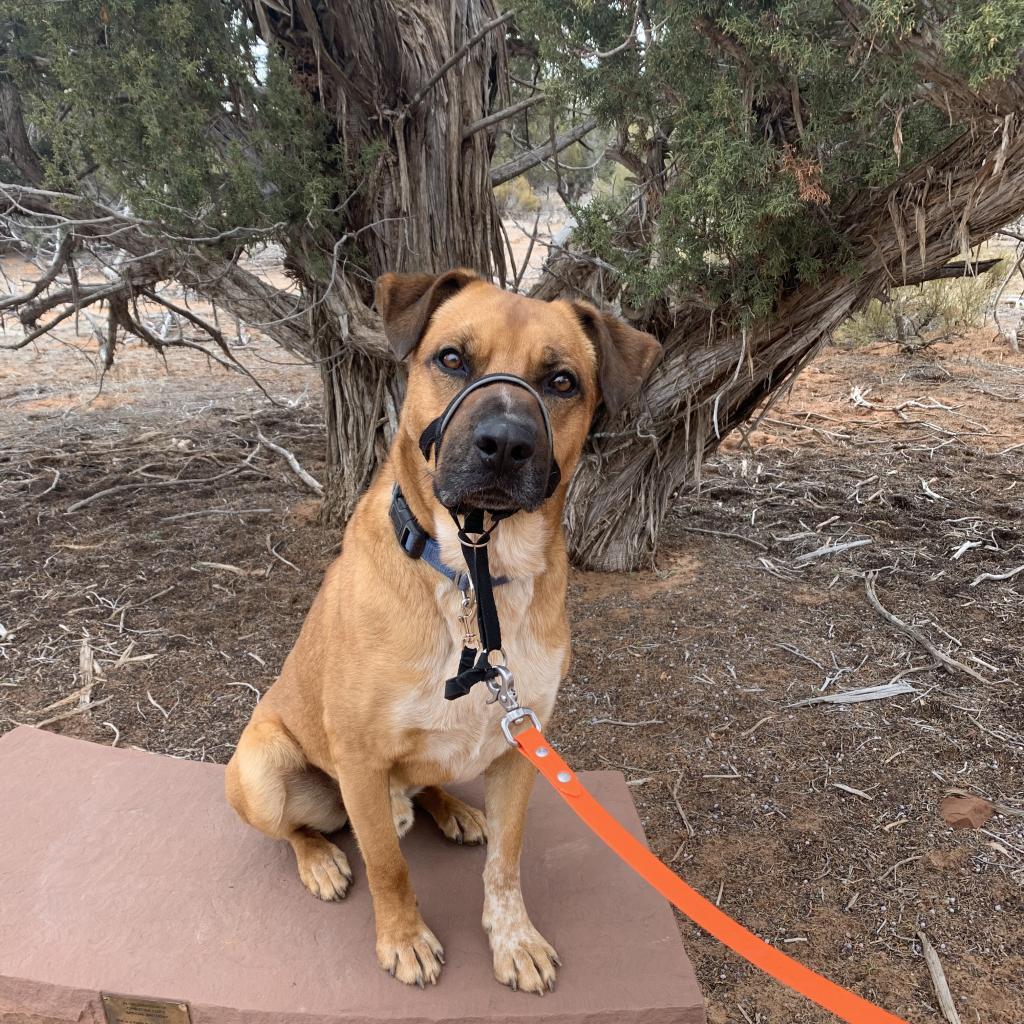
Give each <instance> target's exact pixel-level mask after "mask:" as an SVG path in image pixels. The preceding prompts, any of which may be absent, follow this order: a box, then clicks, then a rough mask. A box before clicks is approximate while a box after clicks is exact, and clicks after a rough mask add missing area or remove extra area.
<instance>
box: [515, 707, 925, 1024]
mask: <svg viewBox="0 0 1024 1024" xmlns="http://www.w3.org/2000/svg"><path fill="white" fill-rule="evenodd" d="M525 717H529V718H531V719H532V720H533V721H534V722H536V719H535V718H533V714H532V712H528V711H527V710H526V709H525V708H523V709H517V712H516V713H514V714H512V715H509V716H507V718H506V721H503V722H502V727H503V729H504V731H505V735H506V736H508V737H509V739H510V741H511V742H513V743H514V744H515V745H516V746H517V747H518V748H519V751H520V753H522V755H523V756H524V757H525V758H527V759H528V760H529V761H530V762H531V763H532V764H533V765H534V766H535V767H536V768H537V770H538V771H539V772H540V773H541V775H543V776H544V778H545V779H547V780H548V782H550V783H551V785H552V786H554V788H555V791H556V792H557V793H558V795H559V796H560V797H561V798H562V799H563V800H564V801H565V802H566V803H567V804H568V805H569V806H570V807H571V808H572V810H573V812H574V813H575V814H576V816H577V817H578V818H579V819H580V820H581V821H582V822H583V823H584V824H585V825H586V826H587V827H588V828H589V829H590V830H591V831H592V832H593V833H594V834H595V835H596V836H597V837H598V838H599V839H600V840H601V841H602V842H604V843H605V844H606V845H607V846H608V847H609V848H610V849H611V850H612V852H613V853H615V854H617V855H618V856H619V857H620V858H622V860H624V861H625V862H626V863H627V864H628V865H629V866H630V867H631V868H632V869H633V870H634V871H635V872H636V873H637V874H638V875H639V876H640V877H641V878H642V879H643V880H644V881H645V882H647V883H648V884H649V885H653V886H654V888H655V889H657V890H658V892H660V893H661V895H662V896H664V897H665V899H667V900H668V901H669V902H670V903H672V904H673V905H674V906H676V907H678V908H679V909H680V910H681V911H682V912H683V913H684V914H685V915H686V916H687V917H688V918H690V920H691V921H693V922H694V923H695V924H697V925H699V926H700V927H701V928H703V929H704V930H705V931H706V932H708V933H709V934H711V935H712V936H714V937H715V938H716V939H718V941H719V942H723V943H725V945H726V946H728V947H729V948H730V949H731V950H732V951H733V952H734V953H739V955H740V956H741V957H743V958H744V959H745V960H748V961H749V962H750V963H752V964H753V965H754V966H755V967H759V968H760V969H761V970H762V971H765V972H766V973H768V974H770V975H771V976H772V977H773V978H775V979H776V981H781V982H782V984H783V985H787V986H788V987H789V988H791V989H793V990H794V991H795V992H799V993H800V994H801V995H802V996H806V997H807V998H808V999H810V1000H811V1001H812V1002H815V1003H817V1004H818V1005H819V1006H821V1007H823V1008H824V1009H826V1010H828V1011H830V1012H831V1013H834V1014H835V1015H836V1016H837V1017H839V1018H840V1019H841V1020H844V1021H847V1024H906V1021H904V1020H902V1019H901V1018H900V1017H896V1016H893V1014H891V1013H888V1012H887V1011H885V1010H882V1009H879V1007H877V1006H875V1005H874V1004H873V1003H869V1002H868V1001H867V1000H866V999H861V997H860V996H858V995H854V994H853V993H852V992H849V991H847V990H846V989H845V988H842V987H841V986H839V985H836V984H835V983H834V982H831V981H829V980H828V979H827V978H823V977H822V976H821V975H820V974H815V972H814V971H812V970H811V969H810V968H809V967H804V965H803V964H801V963H798V962H797V961H796V960H793V959H792V958H790V957H788V956H786V954H785V953H781V952H779V950H777V949H776V948H775V947H774V946H770V945H768V943H767V942H764V941H762V940H761V939H759V938H758V937H757V936H756V935H754V933H753V932H749V931H747V929H746V928H744V927H743V926H742V925H741V924H739V923H738V922H736V921H734V920H733V919H732V918H731V917H729V915H728V914H725V913H723V912H722V911H721V910H719V909H718V907H716V906H715V905H714V904H713V903H711V902H710V901H708V900H706V899H704V897H703V896H701V895H700V893H699V892H697V891H696V890H695V889H692V888H691V887H690V886H688V885H687V884H686V883H685V882H684V881H683V880H682V879H681V878H680V877H679V876H678V875H677V874H675V873H674V872H673V871H671V870H669V868H668V867H666V866H665V864H663V863H662V862H661V861H660V860H658V858H657V857H655V856H654V854H653V853H651V851H650V850H648V849H647V847H646V846H644V844H643V843H641V842H640V841H639V840H637V839H635V838H634V837H633V836H632V835H630V833H629V832H627V831H626V829H624V828H623V827H622V825H620V824H619V823H618V821H616V820H615V818H613V817H612V816H611V815H610V814H609V813H608V812H607V811H606V810H605V809H604V808H603V807H602V806H601V805H600V804H599V803H598V802H597V801H596V800H595V799H594V798H593V797H592V796H591V795H590V793H588V792H587V790H586V789H585V788H584V787H583V785H582V783H581V782H580V780H579V779H578V778H577V776H576V775H575V773H574V772H573V771H572V770H571V769H570V768H569V766H568V765H567V764H566V763H565V761H563V760H562V758H561V757H559V756H558V754H557V753H556V752H555V751H554V750H553V749H552V748H551V744H550V743H548V741H547V740H546V739H545V738H544V736H543V735H542V734H541V732H540V730H539V729H538V728H537V727H536V726H535V725H531V726H530V727H529V728H527V729H525V730H524V731H523V732H521V733H519V734H518V735H516V736H512V735H511V733H510V731H509V728H508V725H510V724H511V721H522V720H523V719H524V718H525ZM509 719H511V721H509ZM506 722H508V724H506Z"/></svg>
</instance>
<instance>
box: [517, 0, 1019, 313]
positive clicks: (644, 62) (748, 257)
mask: <svg viewBox="0 0 1024 1024" xmlns="http://www.w3.org/2000/svg"><path fill="white" fill-rule="evenodd" d="M513 6H514V9H515V10H516V13H517V23H518V24H519V25H520V27H521V29H523V30H528V31H531V32H532V35H533V38H534V41H535V45H536V46H537V48H538V50H539V53H540V59H541V61H542V64H543V66H544V67H547V68H549V69H550V72H551V75H552V76H553V77H554V78H556V79H557V81H558V83H559V87H560V89H561V90H562V93H563V94H564V96H565V97H566V101H567V102H570V103H575V104H577V105H582V106H585V107H586V108H588V109H591V110H594V111H595V112H596V113H597V114H598V115H599V116H600V117H601V118H602V120H603V122H604V123H605V124H606V125H607V126H616V127H617V129H618V131H619V133H620V134H623V135H625V136H626V137H627V138H628V144H627V149H628V151H629V152H630V153H631V154H633V155H634V156H636V157H638V158H640V159H641V160H642V159H643V158H644V157H645V155H646V154H648V153H650V152H651V151H652V148H653V147H654V146H655V145H660V146H662V147H663V148H664V150H665V153H666V155H665V158H664V165H665V168H666V170H665V173H664V175H663V178H662V180H661V182H660V184H661V185H662V186H663V189H664V194H663V195H662V196H661V197H660V200H659V202H660V206H659V207H658V209H657V212H656V221H657V224H656V229H653V230H646V231H644V232H633V233H632V234H631V235H629V236H628V237H629V241H628V244H624V241H623V231H622V229H623V228H624V227H626V226H627V225H628V224H629V223H630V217H631V213H632V210H631V205H630V204H631V200H632V198H633V197H632V194H631V193H630V192H629V191H628V190H626V191H623V190H622V189H616V190H612V189H599V190H598V194H599V198H598V200H597V201H594V202H592V203H591V204H589V205H588V206H586V207H585V208H583V209H579V210H576V211H574V212H575V214H576V216H577V218H578V220H579V221H580V224H581V236H580V237H581V239H582V240H583V241H584V243H585V244H586V245H587V246H588V247H589V248H590V249H592V251H593V252H594V253H595V255H597V256H599V257H600V258H602V259H603V260H604V261H605V262H607V263H610V264H612V265H613V266H614V267H616V269H617V270H619V271H620V273H621V274H622V278H623V281H624V283H625V289H626V297H627V299H629V300H630V301H631V302H632V304H635V305H640V304H642V303H643V302H645V301H650V300H656V299H658V298H659V297H662V296H664V295H666V294H670V295H671V294H677V295H679V294H681V295H689V296H691V297H694V296H695V297H697V298H698V299H699V300H702V301H704V302H706V303H708V304H709V305H712V306H714V307H719V308H720V307H723V306H726V305H727V306H728V307H729V309H731V310H732V311H733V312H734V313H735V314H736V315H738V316H740V317H746V318H748V319H749V318H752V317H758V316H763V315H765V314H766V313H768V312H770V310H771V309H772V307H773V304H774V303H775V301H776V300H777V297H778V295H779V293H780V290H781V289H782V288H783V287H789V286H792V285H793V284H794V283H797V282H802V281H807V280H809V279H810V280H813V279H814V277H815V276H816V275H818V274H820V273H822V272H823V271H825V270H826V269H829V268H833V269H834V268H836V267H843V268H847V269H849V270H850V271H851V272H855V267H853V266H852V265H851V262H850V261H851V258H852V257H851V253H850V251H849V250H848V246H847V243H846V237H847V235H846V232H845V231H844V227H845V225H844V224H843V222H842V211H843V210H844V208H845V207H846V206H847V204H848V202H849V201H850V200H851V199H852V198H853V197H854V196H857V195H859V194H863V191H864V190H865V189H878V188H882V187H885V186H888V185H890V184H891V183H893V182H894V181H896V180H897V179H898V178H899V176H900V175H901V174H903V173H904V172H905V171H906V170H907V169H908V168H909V167H912V166H914V165H915V164H917V163H918V162H920V161H922V160H925V159H927V158H928V157H929V156H930V155H931V154H934V153H936V152H937V151H938V150H939V149H941V148H942V147H943V146H944V145H946V144H947V143H948V142H949V141H950V140H951V138H953V137H954V136H956V135H957V134H959V133H960V132H961V131H964V130H966V129H967V127H969V126H968V125H966V124H959V123H955V122H954V123H951V121H950V117H949V115H948V114H947V113H946V112H945V111H942V110H939V109H937V107H936V106H935V105H933V104H932V103H930V102H927V100H928V95H927V90H928V89H934V87H933V86H931V85H928V84H926V83H925V82H924V78H925V73H924V72H923V71H922V67H921V65H920V63H919V62H918V61H917V60H916V59H915V56H914V54H913V53H912V50H911V47H910V45H909V40H910V34H911V33H919V32H921V31H927V33H929V36H928V37H929V38H934V39H935V40H937V44H936V45H937V46H938V47H939V50H940V61H941V62H943V63H944V64H945V65H946V66H947V67H948V68H949V69H950V71H951V72H952V73H953V74H954V75H961V76H962V77H963V78H964V79H965V80H966V79H967V78H969V79H970V82H971V84H972V85H973V86H974V87H976V88H980V87H982V86H983V85H985V84H986V83H988V82H991V81H995V80H998V79H999V78H1001V77H1006V76H1007V75H1009V74H1011V73H1015V72H1017V71H1018V70H1019V67H1020V54H1021V50H1022V47H1024V0H988V2H979V0H968V2H965V3H959V4H955V5H946V8H945V9H947V10H948V12H949V13H947V14H946V15H943V14H941V13H937V12H941V10H942V9H943V7H942V5H933V4H931V3H929V4H924V3H923V0H922V2H913V0H862V3H860V4H857V3H851V4H850V5H849V8H850V9H851V10H852V11H854V12H856V17H859V18H860V19H861V24H860V26H859V31H856V32H855V31H854V30H853V29H852V28H851V26H850V24H849V23H848V21H847V19H846V18H845V17H844V16H843V15H842V14H841V13H840V8H839V6H838V5H836V4H834V3H832V2H831V0H783V2H781V3H773V4H766V3H763V2H762V0H728V2H724V0H645V3H644V4H643V7H642V9H641V10H642V11H643V13H644V15H645V20H644V22H643V23H642V24H641V26H640V29H639V35H638V45H635V46H626V47H625V48H621V44H622V43H623V41H624V40H626V39H627V38H628V36H629V33H630V30H631V26H632V23H633V17H634V12H635V11H636V7H635V5H634V4H633V3H632V2H631V0H516V2H515V3H514V5H513ZM926 26H927V28H926ZM915 38H917V37H916V36H915ZM616 48H619V49H618V52H613V53H612V55H611V56H608V57H603V58H601V57H598V56H597V54H598V53H599V52H602V51H603V52H606V53H607V52H608V51H615V50H616ZM648 191H650V190H648Z"/></svg>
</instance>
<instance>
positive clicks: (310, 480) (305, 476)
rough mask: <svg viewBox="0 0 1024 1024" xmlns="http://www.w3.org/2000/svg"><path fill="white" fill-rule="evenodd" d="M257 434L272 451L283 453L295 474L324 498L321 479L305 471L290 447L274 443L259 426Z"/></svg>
mask: <svg viewBox="0 0 1024 1024" xmlns="http://www.w3.org/2000/svg"><path fill="white" fill-rule="evenodd" d="M256 436H257V437H258V438H259V439H260V441H261V442H262V443H263V444H265V445H266V446H267V447H268V448H269V449H270V450H271V451H272V452H277V454H278V455H281V456H283V458H284V459H285V461H286V462H287V463H288V465H289V466H291V468H292V471H293V472H294V473H295V475H296V476H297V477H298V478H299V479H300V480H301V481H302V482H303V483H304V484H305V485H306V486H307V487H308V488H309V489H310V490H311V491H312V492H313V493H314V494H315V495H317V496H318V497H320V498H322V497H323V496H324V488H323V485H322V484H321V483H320V481H319V480H317V478H316V477H315V476H311V475H310V474H309V473H307V472H306V471H305V470H304V469H303V468H302V466H301V465H300V464H299V460H298V459H297V458H295V456H294V454H293V453H292V452H290V451H288V449H287V448H282V447H281V445H279V444H274V442H273V441H271V440H270V439H269V438H268V437H266V436H265V435H264V434H263V432H262V431H261V430H260V429H259V427H257V428H256Z"/></svg>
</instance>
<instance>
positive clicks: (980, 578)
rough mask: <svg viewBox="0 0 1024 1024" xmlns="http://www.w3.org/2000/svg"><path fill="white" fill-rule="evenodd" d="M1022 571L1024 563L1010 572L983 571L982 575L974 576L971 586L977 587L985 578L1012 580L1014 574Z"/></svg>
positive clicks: (1023, 570)
mask: <svg viewBox="0 0 1024 1024" xmlns="http://www.w3.org/2000/svg"><path fill="white" fill-rule="evenodd" d="M1021 572H1024V565H1018V566H1017V568H1016V569H1011V570H1010V571H1009V572H983V573H982V574H981V575H980V576H976V577H975V578H974V581H973V582H972V583H971V586H972V587H976V586H977V585H978V584H979V583H982V582H983V581H984V580H1012V579H1013V577H1014V576H1016V575H1017V574H1018V573H1021Z"/></svg>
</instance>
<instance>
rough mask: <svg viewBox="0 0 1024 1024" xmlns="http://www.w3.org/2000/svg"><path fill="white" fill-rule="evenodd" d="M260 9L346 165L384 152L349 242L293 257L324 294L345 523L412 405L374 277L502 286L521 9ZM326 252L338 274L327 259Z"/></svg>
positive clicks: (414, 2)
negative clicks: (515, 40)
mask: <svg viewBox="0 0 1024 1024" xmlns="http://www.w3.org/2000/svg"><path fill="white" fill-rule="evenodd" d="M253 13H254V17H255V19H256V21H257V24H259V25H260V26H261V31H262V33H263V35H264V37H265V39H266V40H267V42H268V44H269V45H277V46H280V47H282V48H283V49H284V51H285V52H286V53H287V54H288V56H289V57H290V58H291V61H292V63H293V66H295V67H296V68H298V69H299V72H298V73H299V74H300V76H301V75H304V76H306V87H307V88H308V90H309V91H310V93H311V95H312V96H313V97H314V99H315V101H316V102H318V103H320V104H321V105H322V106H323V107H324V109H325V110H327V111H329V112H331V114H332V116H333V120H334V126H335V132H336V140H337V142H338V143H339V144H340V145H341V146H342V149H343V152H344V153H345V155H346V158H347V159H346V163H348V164H350V165H354V164H355V163H356V162H357V161H358V160H360V159H365V154H367V153H376V154H377V155H376V157H375V158H374V159H373V163H372V166H371V168H370V170H369V172H368V181H367V182H366V183H364V185H363V187H362V188H360V189H359V190H358V192H357V194H356V195H355V196H354V197H349V198H348V200H347V205H346V208H345V221H346V224H347V225H348V231H347V233H346V235H343V236H342V238H340V239H316V238H303V239H300V240H298V241H297V244H295V245H293V246H292V247H291V252H290V261H291V269H292V270H293V271H294V272H295V273H296V275H297V276H298V278H299V279H300V281H301V282H302V284H303V285H304V288H305V290H306V291H307V293H308V294H309V296H310V297H311V300H312V305H311V309H312V312H311V316H310V325H309V326H310V330H311V332H312V336H313V339H314V347H315V351H316V353H317V356H318V358H319V359H320V366H321V373H322V377H323V382H324V403H325V410H326V421H327V424H326V425H327V451H328V479H327V486H326V498H325V501H324V505H323V516H324V518H325V520H328V521H332V522H337V521H339V520H341V519H343V518H344V517H345V516H346V515H347V514H348V512H349V511H350V510H351V508H352V506H353V504H354V502H355V500H356V499H357V498H358V496H359V495H360V494H361V492H362V491H363V489H364V488H365V486H366V484H367V483H368V481H369V478H370V475H371V474H372V472H373V470H374V468H375V467H376V465H377V462H378V460H379V458H380V456H381V455H382V454H383V452H384V451H385V450H386V447H387V445H388V443H389V442H390V438H391V435H392V433H393V430H394V427H395V424H396V421H397V409H398V407H399V405H400V402H401V393H402V385H403V380H402V375H401V372H400V370H399V368H398V367H397V366H396V365H395V363H394V360H393V359H391V358H390V355H389V354H388V352H387V348H386V346H385V344H384V341H383V337H382V335H381V331H380V326H379V323H378V322H377V320H376V317H375V316H374V315H373V314H372V312H371V310H370V306H371V304H372V289H371V282H372V281H373V279H374V278H376V277H377V276H378V275H379V274H382V273H384V272H385V271H388V270H396V271H406V270H409V271H411V270H416V271H427V272H429V271H434V272H438V273H440V272H442V271H444V270H448V269H450V268H451V267H458V266H464V267H470V268H472V269H473V270H476V271H478V272H480V273H481V274H483V275H484V276H487V277H492V276H493V277H494V278H495V279H496V280H498V281H500V282H501V283H502V284H504V283H505V280H506V269H505V258H504V249H503V246H502V236H501V226H500V221H499V216H498V212H497V208H496V205H495V202H494V197H493V193H492V189H491V178H490V164H491V156H492V154H493V149H494V142H495V132H496V130H497V128H498V126H499V124H500V122H499V121H497V120H495V121H493V122H489V123H486V124H485V123H484V122H486V121H487V118H488V117H489V116H490V115H492V114H494V113H496V112H499V111H502V110H504V109H505V108H507V107H508V105H509V96H508V88H507V74H506V69H505V62H506V52H505V41H504V36H505V32H504V27H505V24H506V23H507V22H508V20H509V18H510V16H508V15H505V16H503V15H501V14H500V12H499V11H498V9H497V7H496V6H495V4H494V2H493V0H453V2H451V3H446V4H438V3H436V2H434V0H402V2H400V3H396V2H391V0H379V2H375V3H364V2H363V0H300V2H299V3H297V4H295V5H294V12H293V13H294V17H293V16H292V15H284V14H282V13H280V9H279V8H278V7H277V6H276V5H274V6H270V5H265V4H262V3H261V2H260V0H254V7H253ZM453 57H457V59H456V60H454V61H452V58H453ZM446 65H447V67H446ZM488 128H490V130H487V129H488ZM469 129H473V130H472V131H468V130H469ZM339 199H340V200H341V201H345V200H346V197H343V196H342V197H339ZM325 250H326V251H327V252H329V253H331V254H332V256H331V259H332V262H333V268H332V270H331V273H330V276H329V280H324V277H325V275H324V274H323V271H322V270H320V269H318V266H322V264H318V262H317V257H318V255H320V256H322V254H323V252H324V251H325ZM357 268H358V269H357Z"/></svg>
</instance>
